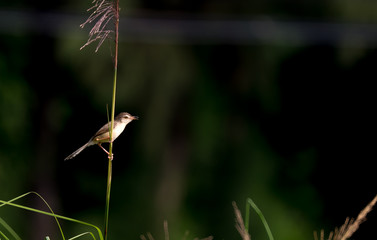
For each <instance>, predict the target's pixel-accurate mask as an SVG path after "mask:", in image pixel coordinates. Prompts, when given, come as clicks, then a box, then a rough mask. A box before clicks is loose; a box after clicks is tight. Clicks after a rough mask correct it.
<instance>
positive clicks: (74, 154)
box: [64, 141, 91, 161]
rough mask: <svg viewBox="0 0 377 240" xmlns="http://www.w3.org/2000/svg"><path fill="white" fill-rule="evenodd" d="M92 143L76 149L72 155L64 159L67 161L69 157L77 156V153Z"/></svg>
mask: <svg viewBox="0 0 377 240" xmlns="http://www.w3.org/2000/svg"><path fill="white" fill-rule="evenodd" d="M90 145H91V144H90V141H89V142H88V143H86V144H85V145H84V146H82V147H81V148H79V149H77V150H76V151H74V152H73V153H72V154H71V155H69V156H68V157H66V158H65V159H64V161H67V160H69V159H72V158H74V157H76V155H77V154H79V153H81V152H82V150H84V149H85V148H86V147H89V146H90Z"/></svg>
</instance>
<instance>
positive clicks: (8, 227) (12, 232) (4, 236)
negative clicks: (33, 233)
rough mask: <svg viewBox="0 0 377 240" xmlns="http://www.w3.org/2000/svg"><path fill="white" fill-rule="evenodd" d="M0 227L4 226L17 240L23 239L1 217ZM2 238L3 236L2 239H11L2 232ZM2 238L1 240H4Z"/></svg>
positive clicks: (0, 233)
mask: <svg viewBox="0 0 377 240" xmlns="http://www.w3.org/2000/svg"><path fill="white" fill-rule="evenodd" d="M0 225H2V226H3V227H4V228H5V230H7V231H8V232H9V234H10V235H11V236H12V237H13V238H14V239H16V240H21V238H20V237H19V236H18V235H17V233H16V232H15V231H14V230H13V228H11V227H10V226H9V225H8V224H7V223H6V222H5V221H4V220H3V219H2V218H1V217H0ZM0 236H2V238H4V239H9V238H7V237H6V235H5V234H4V233H2V232H1V231H0ZM2 238H1V237H0V239H2Z"/></svg>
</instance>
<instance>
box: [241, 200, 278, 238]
mask: <svg viewBox="0 0 377 240" xmlns="http://www.w3.org/2000/svg"><path fill="white" fill-rule="evenodd" d="M250 206H251V207H252V208H253V209H254V211H255V212H256V213H257V214H258V216H259V218H260V220H261V221H262V223H263V225H264V228H265V229H266V232H267V235H268V238H269V239H270V240H274V237H273V236H272V232H271V229H270V227H269V226H268V223H267V221H266V218H265V217H264V215H263V213H262V211H261V210H260V209H259V208H258V206H257V205H256V204H255V203H254V202H253V200H251V198H248V199H247V200H246V214H245V229H246V231H247V232H248V233H249V214H250V213H249V211H250Z"/></svg>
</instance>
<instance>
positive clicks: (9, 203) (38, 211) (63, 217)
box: [0, 194, 103, 240]
mask: <svg viewBox="0 0 377 240" xmlns="http://www.w3.org/2000/svg"><path fill="white" fill-rule="evenodd" d="M24 195H25V194H24ZM19 198H20V197H17V198H15V199H19ZM13 201H14V199H12V200H11V201H3V200H0V203H1V205H0V207H2V206H4V205H9V206H12V207H17V208H20V209H24V210H27V211H31V212H36V213H40V214H44V215H47V216H51V217H55V218H59V219H63V220H66V221H70V222H75V223H78V224H82V225H86V226H89V227H92V228H94V229H95V230H96V231H97V233H98V236H99V238H100V240H103V236H102V232H101V230H100V229H99V228H98V227H97V226H95V225H93V224H90V223H86V222H83V221H80V220H77V219H73V218H69V217H65V216H61V215H57V214H54V213H50V212H46V211H42V210H39V209H35V208H31V207H27V206H23V205H19V204H15V203H13Z"/></svg>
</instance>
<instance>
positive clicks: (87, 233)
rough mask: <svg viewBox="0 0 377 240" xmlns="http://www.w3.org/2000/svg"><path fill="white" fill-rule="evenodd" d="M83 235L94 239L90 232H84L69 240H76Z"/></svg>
mask: <svg viewBox="0 0 377 240" xmlns="http://www.w3.org/2000/svg"><path fill="white" fill-rule="evenodd" d="M85 235H91V236H92V238H93V239H96V238H95V236H94V234H93V233H91V232H84V233H81V234H79V235H77V236H74V237H72V238H70V239H69V240H73V239H77V238H79V237H82V236H85Z"/></svg>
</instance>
